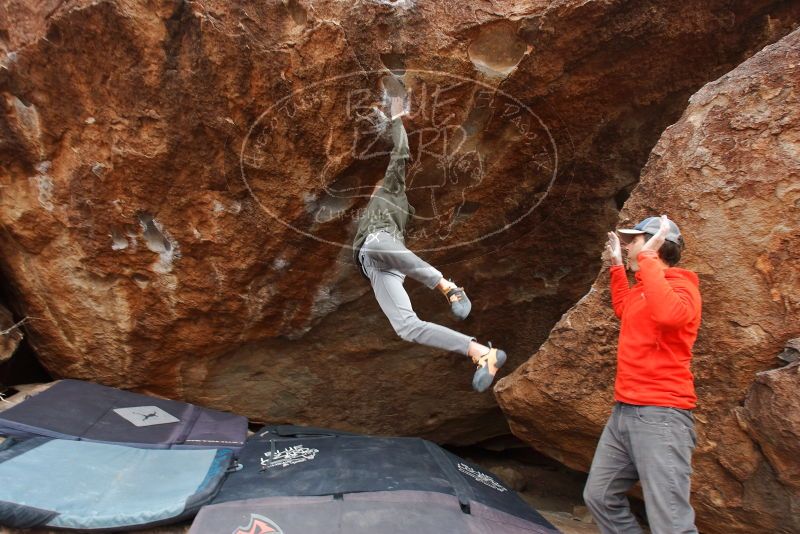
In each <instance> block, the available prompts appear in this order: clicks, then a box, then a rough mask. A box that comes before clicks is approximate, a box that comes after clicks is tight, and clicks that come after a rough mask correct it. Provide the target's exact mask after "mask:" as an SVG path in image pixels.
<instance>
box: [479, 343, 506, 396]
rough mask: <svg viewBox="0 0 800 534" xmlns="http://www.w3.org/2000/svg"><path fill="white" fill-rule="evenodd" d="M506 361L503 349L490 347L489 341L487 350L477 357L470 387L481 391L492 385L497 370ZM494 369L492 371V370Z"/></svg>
mask: <svg viewBox="0 0 800 534" xmlns="http://www.w3.org/2000/svg"><path fill="white" fill-rule="evenodd" d="M504 363H506V353H505V351H502V350H499V349H494V348H492V344H491V343H489V352H487V353H486V354H484V355H483V356H481V357H480V359H478V370H477V371H475V374H474V375H473V376H472V389H474V390H475V391H477V392H478V393H483V392H484V391H486V390H487V389H489V386H491V385H492V382H493V381H494V377H495V375H496V374H497V371H498V370H499V369H500V368H501V367H503V364H504ZM492 369H494V372H492Z"/></svg>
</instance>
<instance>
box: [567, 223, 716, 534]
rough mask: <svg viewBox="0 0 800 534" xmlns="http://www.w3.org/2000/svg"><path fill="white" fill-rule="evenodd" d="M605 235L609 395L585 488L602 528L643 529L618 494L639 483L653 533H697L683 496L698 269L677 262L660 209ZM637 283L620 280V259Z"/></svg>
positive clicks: (690, 441)
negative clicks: (611, 339) (616, 328)
mask: <svg viewBox="0 0 800 534" xmlns="http://www.w3.org/2000/svg"><path fill="white" fill-rule="evenodd" d="M618 233H619V236H618V235H617V234H615V233H614V232H609V234H608V244H607V245H606V250H607V251H608V253H609V255H610V257H611V304H612V307H613V308H614V313H615V314H616V316H617V317H619V318H620V320H621V325H620V332H619V343H618V348H617V376H616V381H615V384H614V397H615V399H616V401H617V402H616V404H615V405H614V408H613V410H612V412H611V417H610V418H609V420H608V422H607V423H606V426H605V429H604V430H603V433H602V435H601V436H600V442H599V443H598V444H597V450H596V451H595V454H594V460H593V461H592V467H591V469H590V471H589V478H588V480H587V481H586V487H585V489H584V493H583V497H584V500H585V501H586V505H587V506H588V507H589V509H590V510H591V512H592V515H593V516H594V518H595V520H596V522H597V524H598V526H599V528H600V531H601V532H602V533H604V534H611V533H625V534H629V533H636V534H639V533H641V532H642V529H641V527H639V525H638V523H637V522H636V519H635V518H634V517H633V514H631V510H630V507H629V503H628V499H627V497H626V496H625V493H626V492H627V491H628V490H630V489H631V488H632V487H633V485H634V484H635V483H636V481H637V480H640V481H641V483H642V490H643V492H644V500H645V506H646V508H647V519H648V522H649V523H650V530H651V532H653V534H663V533H670V534H672V533H675V534H677V533H681V534H693V533H694V534H696V533H697V528H696V527H695V524H694V510H693V509H692V505H691V504H690V502H689V487H690V478H691V474H692V451H693V449H694V447H695V445H696V443H697V437H696V435H695V431H694V417H693V416H692V409H693V408H694V407H695V403H696V401H697V396H696V394H695V390H694V379H693V377H692V373H691V371H690V369H689V366H690V363H691V359H692V346H693V345H694V341H695V339H696V338H697V331H698V329H699V327H700V312H701V305H702V301H701V298H700V291H699V281H698V277H697V275H696V274H695V273H693V272H692V271H688V270H685V269H679V268H677V267H675V265H676V264H677V263H678V261H680V258H681V251H682V249H683V237H681V233H680V230H678V226H677V225H676V224H675V223H674V222H672V221H670V220H669V219H668V218H667V217H666V215H662V216H661V217H660V218H659V217H648V218H647V219H644V220H643V221H641V222H640V223H639V224H637V225H636V226H635V227H634V228H632V229H625V230H618ZM620 239H622V240H623V241H624V243H625V246H624V248H625V250H626V251H627V263H628V267H629V268H630V269H631V270H632V271H634V272H635V273H636V284H635V285H634V286H633V287H629V286H628V278H627V276H626V274H625V267H624V266H623V264H622V247H621V246H620Z"/></svg>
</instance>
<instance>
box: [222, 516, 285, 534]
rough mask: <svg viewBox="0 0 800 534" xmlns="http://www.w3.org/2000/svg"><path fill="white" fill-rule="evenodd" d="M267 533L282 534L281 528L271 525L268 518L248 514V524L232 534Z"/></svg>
mask: <svg viewBox="0 0 800 534" xmlns="http://www.w3.org/2000/svg"><path fill="white" fill-rule="evenodd" d="M267 532H274V533H276V534H283V530H282V529H281V527H279V526H278V525H276V524H275V523H273V522H272V520H270V519H269V518H266V517H264V516H263V515H258V514H250V523H248V525H247V526H246V527H239V528H237V529H236V530H234V531H233V532H232V534H266V533H267Z"/></svg>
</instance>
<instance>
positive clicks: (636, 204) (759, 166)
mask: <svg viewBox="0 0 800 534" xmlns="http://www.w3.org/2000/svg"><path fill="white" fill-rule="evenodd" d="M798 208H800V31H795V32H794V33H792V34H790V35H789V36H787V37H786V38H784V39H783V40H781V41H780V42H779V43H777V44H775V45H772V46H769V47H767V48H766V49H764V50H763V51H761V52H759V53H758V54H757V55H756V56H754V57H753V58H751V59H750V60H748V61H746V62H744V63H743V64H742V65H740V66H739V67H737V68H736V69H735V70H733V71H732V72H730V73H728V74H726V75H725V76H723V77H722V78H720V79H719V80H717V81H715V82H713V83H710V84H708V85H706V86H705V87H704V88H702V89H701V90H700V91H699V92H698V93H696V94H695V95H694V96H693V97H692V99H691V102H690V105H689V107H688V108H687V109H686V111H685V112H684V114H683V117H682V118H681V119H680V121H678V122H677V123H676V124H675V125H673V126H671V127H669V128H668V129H667V130H666V132H665V133H664V135H663V136H662V137H661V139H660V140H659V142H658V143H657V145H656V146H655V148H654V149H653V153H652V155H651V157H650V159H649V161H648V163H647V165H646V167H645V169H644V171H643V174H642V178H641V181H640V183H639V185H638V186H637V187H636V189H634V191H633V193H632V195H631V197H630V199H629V200H628V201H627V203H626V204H625V207H624V209H623V210H622V212H621V214H620V221H619V223H620V225H625V224H630V223H631V222H634V221H636V220H638V219H640V218H641V217H642V216H645V215H648V214H653V213H667V214H669V215H670V216H671V217H673V218H674V219H675V220H676V221H677V222H678V223H679V225H680V226H681V228H682V230H683V232H684V235H685V238H686V243H687V251H686V252H685V255H684V261H683V262H682V263H683V264H684V265H685V266H686V267H688V268H690V269H693V270H695V271H696V272H697V273H698V274H699V275H700V279H701V291H702V294H703V299H704V308H703V325H702V328H701V332H700V336H699V338H698V341H697V344H696V346H695V358H694V361H693V372H694V374H695V379H696V386H697V391H698V397H699V401H698V409H697V410H696V418H697V430H698V448H697V450H696V452H695V458H694V469H695V475H694V478H693V482H692V484H693V488H692V491H693V502H694V504H695V506H696V509H697V512H698V523H699V526H701V530H702V531H703V532H720V533H722V532H725V533H732V532H742V533H744V532H748V533H750V532H797V531H798V530H800V522H798V521H799V519H798V518H800V514H798V510H800V491H798V490H800V488H799V487H798V473H799V472H798V465H800V464H799V463H798V458H800V454H798V453H799V452H800V450H798V446H797V444H798V428H800V427H799V426H798V416H800V406H798V403H800V388H798V385H800V384H799V383H798V368H797V366H796V364H792V365H791V366H788V367H784V368H780V369H774V370H770V369H773V368H774V367H775V366H776V365H778V362H779V360H778V359H777V358H776V356H777V355H778V353H780V352H781V350H782V349H783V346H784V343H785V342H786V341H787V340H789V339H791V338H795V337H797V334H798V332H800V330H798V328H799V327H798V325H800V293H798V287H800V280H798V273H800V217H799V216H798ZM609 302H610V301H609V291H608V275H607V273H606V272H605V269H603V271H602V272H601V273H600V275H599V276H598V278H597V280H596V282H595V283H594V285H593V286H592V289H591V291H590V292H589V293H588V294H587V295H586V296H585V297H584V298H583V299H582V300H581V301H580V302H579V303H578V304H576V305H575V306H574V307H573V308H572V309H571V310H570V311H569V312H567V313H566V314H565V315H564V317H563V318H562V319H561V320H560V321H559V322H558V324H557V325H556V326H555V327H554V329H553V331H552V332H551V334H550V337H549V338H548V340H547V341H546V342H545V343H544V345H543V346H542V347H541V348H540V350H539V351H538V352H537V353H536V354H534V356H533V357H532V358H531V359H530V360H529V361H528V362H527V363H526V364H525V365H523V366H521V367H520V368H518V369H517V370H516V371H515V372H514V373H513V374H512V375H510V376H508V377H506V378H505V379H503V380H502V381H501V382H500V383H499V384H498V385H497V387H496V394H497V397H498V400H499V402H500V405H501V407H502V408H503V410H504V411H505V412H506V414H507V416H508V417H509V420H510V422H511V427H512V430H513V432H514V433H515V434H517V435H518V436H519V437H521V438H523V439H525V440H526V441H528V442H529V443H531V444H533V445H534V446H535V447H536V448H538V449H540V450H543V451H545V452H547V453H548V454H550V455H552V456H554V457H555V458H557V459H559V460H561V461H563V462H565V463H566V464H568V465H570V466H573V467H575V468H580V469H588V467H589V465H590V463H591V457H592V454H593V451H594V446H595V444H596V441H597V439H598V437H599V434H600V431H601V429H602V426H603V424H604V423H605V419H606V418H607V416H608V413H609V412H610V408H611V404H612V401H613V376H614V364H615V356H616V339H617V334H618V323H617V321H616V319H615V318H614V316H613V313H612V312H611V308H610V306H609ZM742 404H743V406H740V405H742Z"/></svg>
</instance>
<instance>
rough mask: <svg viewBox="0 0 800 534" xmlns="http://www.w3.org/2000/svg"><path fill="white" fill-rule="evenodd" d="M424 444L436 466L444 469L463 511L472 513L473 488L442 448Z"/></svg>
mask: <svg viewBox="0 0 800 534" xmlns="http://www.w3.org/2000/svg"><path fill="white" fill-rule="evenodd" d="M423 443H425V448H426V449H428V452H429V453H430V454H431V456H432V457H433V459H434V460H435V461H436V464H437V465H438V466H439V467H440V468H441V469H442V471H443V472H444V474H445V476H446V477H447V480H448V481H449V482H450V485H451V486H452V487H453V490H454V491H455V492H456V497H458V504H459V505H460V506H461V510H462V511H463V512H464V513H465V514H468V513H470V504H469V503H470V500H472V498H473V494H472V488H470V487H469V485H468V484H467V482H466V481H465V480H464V477H462V476H461V474H460V473H459V472H458V469H456V467H455V466H454V465H453V462H451V461H450V459H449V458H448V457H447V455H446V454H445V452H444V450H442V448H441V447H439V446H437V445H434V444H433V443H431V442H430V441H427V440H423Z"/></svg>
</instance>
